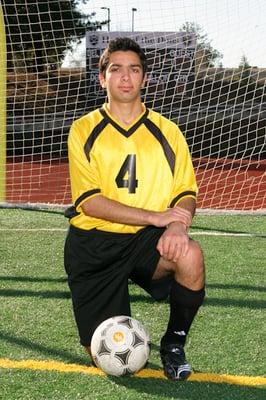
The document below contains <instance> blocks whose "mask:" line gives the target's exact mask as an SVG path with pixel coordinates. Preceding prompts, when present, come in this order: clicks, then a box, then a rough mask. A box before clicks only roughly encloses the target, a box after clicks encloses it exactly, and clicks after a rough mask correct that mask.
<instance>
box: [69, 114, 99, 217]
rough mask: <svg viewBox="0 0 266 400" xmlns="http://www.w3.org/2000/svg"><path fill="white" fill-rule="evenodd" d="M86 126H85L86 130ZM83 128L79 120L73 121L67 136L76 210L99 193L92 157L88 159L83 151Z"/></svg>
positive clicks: (94, 162) (97, 178) (97, 177)
mask: <svg viewBox="0 0 266 400" xmlns="http://www.w3.org/2000/svg"><path fill="white" fill-rule="evenodd" d="M87 129H88V127H86V131H87ZM85 142H86V139H85V140H84V129H83V128H82V125H80V124H79V121H75V122H74V123H73V124H72V126H71V128H70V133H69V137H68V159H69V172H70V183H71V193H72V201H73V203H74V206H75V209H76V212H79V211H80V207H81V205H82V204H83V203H84V202H85V201H86V200H87V199H88V198H89V197H92V196H94V195H96V194H99V193H101V185H100V179H99V175H98V172H97V168H96V161H95V160H94V158H93V157H90V160H89V159H88V158H87V156H86V153H85V149H84V146H85Z"/></svg>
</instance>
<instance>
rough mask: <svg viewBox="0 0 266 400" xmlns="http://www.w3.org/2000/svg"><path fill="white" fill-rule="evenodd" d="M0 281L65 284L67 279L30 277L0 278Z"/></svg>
mask: <svg viewBox="0 0 266 400" xmlns="http://www.w3.org/2000/svg"><path fill="white" fill-rule="evenodd" d="M0 281H3V282H29V283H35V282H40V283H49V282H51V283H64V282H67V277H64V278H48V277H45V276H44V277H31V276H1V275H0Z"/></svg>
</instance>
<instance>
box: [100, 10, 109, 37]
mask: <svg viewBox="0 0 266 400" xmlns="http://www.w3.org/2000/svg"><path fill="white" fill-rule="evenodd" d="M101 9H102V10H107V13H108V14H107V15H108V25H107V26H108V32H110V21H111V19H110V8H109V7H101Z"/></svg>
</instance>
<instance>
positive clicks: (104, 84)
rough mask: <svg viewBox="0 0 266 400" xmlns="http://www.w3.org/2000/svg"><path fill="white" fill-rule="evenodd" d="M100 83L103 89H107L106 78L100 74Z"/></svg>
mask: <svg viewBox="0 0 266 400" xmlns="http://www.w3.org/2000/svg"><path fill="white" fill-rule="evenodd" d="M99 81H100V85H101V87H102V88H103V89H105V88H106V83H105V78H104V76H103V74H102V73H100V74H99Z"/></svg>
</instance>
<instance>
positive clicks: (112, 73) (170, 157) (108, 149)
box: [65, 38, 204, 380]
mask: <svg viewBox="0 0 266 400" xmlns="http://www.w3.org/2000/svg"><path fill="white" fill-rule="evenodd" d="M146 73H147V60H146V57H145V54H144V52H143V50H142V49H141V48H140V47H139V46H138V44H137V43H135V42H134V41H133V40H131V39H129V38H117V39H115V40H112V41H110V43H109V46H108V48H107V49H106V50H105V51H104V53H103V54H102V56H101V59H100V73H99V79H100V83H101V86H102V87H103V88H105V89H106V91H107V97H108V102H107V103H106V104H104V105H103V107H102V108H100V109H97V110H95V111H92V112H91V113H89V114H87V115H85V116H83V117H82V118H80V119H78V120H77V121H75V122H74V123H73V125H72V127H71V130H70V135H69V140H68V149H69V164H70V179H71V189H72V197H73V203H74V205H73V206H72V207H71V208H70V209H68V210H67V212H66V215H67V216H68V217H69V218H70V229H69V232H68V235H67V238H66V244H65V269H66V272H67V274H68V282H69V287H70V290H71V293H72V300H73V308H74V314H75V319H76V323H77V327H78V330H79V335H80V342H81V344H82V345H83V346H84V347H85V348H86V350H87V351H88V352H89V353H90V342H91V337H92V335H93V332H94V330H95V328H96V327H97V326H98V325H99V324H100V323H101V322H102V321H103V320H105V319H107V318H109V317H111V316H114V315H130V298H129V292H128V279H131V280H132V281H133V282H135V283H136V284H138V285H139V286H141V287H142V288H143V289H145V290H146V291H147V292H148V293H149V294H150V295H151V296H152V297H153V298H154V299H155V300H162V299H166V298H168V297H169V301H170V317H169V323H168V326H167V328H166V331H165V333H164V335H163V337H162V339H161V347H160V355H161V360H162V364H163V367H164V373H165V375H166V376H167V377H168V378H169V379H172V380H184V379H187V378H188V376H189V375H190V373H191V367H190V365H189V364H188V363H187V361H186V358H185V353H184V345H185V342H186V337H187V334H188V332H189V328H190V326H191V324H192V321H193V319H194V317H195V315H196V313H197V311H198V308H199V307H200V305H201V304H202V302H203V299H204V262H203V255H202V251H201V249H200V246H199V244H198V243H197V242H195V241H193V240H191V239H190V238H189V236H188V228H189V226H190V224H191V222H192V217H193V215H194V212H195V199H196V193H197V185H196V182H195V176H194V171H193V167H192V162H191V158H190V155H189V150H188V147H187V144H186V142H185V139H184V137H183V135H182V134H181V132H180V130H179V129H178V127H177V126H176V125H175V124H174V123H173V122H171V121H169V120H167V119H166V118H164V117H163V116H161V115H160V114H158V113H156V112H154V111H152V110H149V109H147V108H146V107H145V105H144V104H142V102H141V97H140V92H141V88H142V87H143V86H144V85H145V81H146V77H147V76H146Z"/></svg>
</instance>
